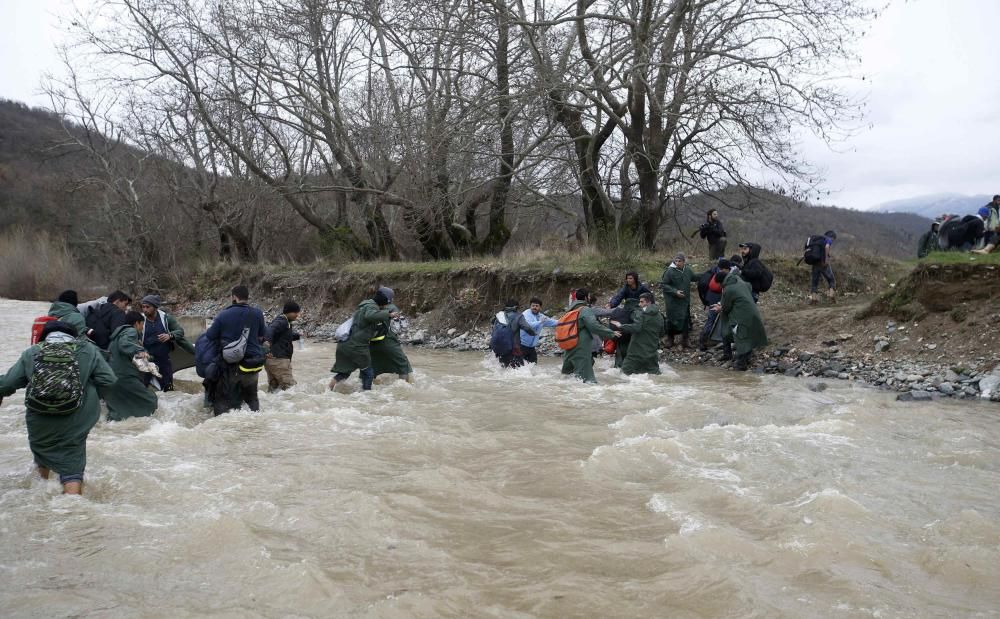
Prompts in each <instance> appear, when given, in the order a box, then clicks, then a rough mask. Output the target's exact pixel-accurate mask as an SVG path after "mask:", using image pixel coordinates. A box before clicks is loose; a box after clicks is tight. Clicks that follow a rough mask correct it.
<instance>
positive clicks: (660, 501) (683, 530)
mask: <svg viewBox="0 0 1000 619" xmlns="http://www.w3.org/2000/svg"><path fill="white" fill-rule="evenodd" d="M646 508H647V509H649V511H651V512H653V513H655V514H665V515H666V516H667V517H669V518H670V520H672V521H673V522H674V523H675V524H676V525H677V526H678V527H679V529H678V531H677V533H678V534H679V535H690V534H691V533H694V532H695V531H700V530H701V529H704V528H706V526H709V525H706V524H705V523H704V522H703V521H702V520H701V519H699V518H698V517H697V516H695V515H694V514H691V513H688V512H685V511H683V510H681V509H679V508H677V506H676V505H674V503H673V502H672V501H671V500H670V499H669V498H667V496H666V495H664V494H654V495H653V496H652V497H650V499H649V501H648V502H647V503H646Z"/></svg>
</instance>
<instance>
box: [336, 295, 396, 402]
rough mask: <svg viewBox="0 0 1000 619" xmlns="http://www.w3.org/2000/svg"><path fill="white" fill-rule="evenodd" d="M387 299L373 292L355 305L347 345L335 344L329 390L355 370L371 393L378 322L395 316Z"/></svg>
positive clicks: (343, 343)
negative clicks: (372, 346)
mask: <svg viewBox="0 0 1000 619" xmlns="http://www.w3.org/2000/svg"><path fill="white" fill-rule="evenodd" d="M388 305H389V299H388V297H386V296H385V293H383V292H376V293H375V294H374V295H372V298H370V299H365V300H364V301H362V302H361V303H359V304H358V307H357V309H356V310H354V316H353V317H352V319H351V320H352V326H351V335H350V337H349V338H348V340H347V341H346V342H341V343H340V344H337V352H336V356H335V358H334V363H333V368H332V369H331V370H330V371H331V372H333V373H334V376H333V378H332V379H330V390H331V391H332V390H334V389H336V388H337V384H338V383H341V382H343V381H345V380H347V379H348V378H349V377H350V376H351V374H352V373H353V372H354V370H360V373H361V388H362V389H363V390H364V391H370V390H371V388H372V381H373V380H374V379H375V371H374V369H373V368H372V355H371V341H372V338H374V337H377V335H378V326H379V323H387V322H389V321H390V320H392V319H393V318H395V317H396V316H398V315H399V314H398V313H395V312H391V311H389V310H388V309H387V307H388Z"/></svg>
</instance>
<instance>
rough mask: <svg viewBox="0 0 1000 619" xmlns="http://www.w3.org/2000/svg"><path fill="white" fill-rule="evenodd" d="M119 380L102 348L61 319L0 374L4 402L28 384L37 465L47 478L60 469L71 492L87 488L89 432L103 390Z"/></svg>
mask: <svg viewBox="0 0 1000 619" xmlns="http://www.w3.org/2000/svg"><path fill="white" fill-rule="evenodd" d="M115 380H117V377H116V376H115V373H114V372H113V371H112V370H111V368H110V367H109V366H108V363H107V362H106V361H105V360H104V356H103V355H102V354H101V352H100V350H98V348H97V347H96V346H94V344H93V343H91V342H89V341H87V340H81V339H78V338H77V330H76V328H75V327H73V325H71V324H69V323H66V322H63V321H59V320H53V321H51V322H49V323H47V324H46V325H45V327H44V329H43V330H42V336H41V341H40V343H38V344H35V345H33V346H31V347H29V348H28V349H27V350H25V351H24V352H23V353H21V357H20V359H18V361H17V363H15V364H14V366H13V367H11V368H10V369H9V370H7V373H6V374H4V375H3V376H0V401H2V400H3V398H4V397H6V396H9V395H11V394H13V393H14V392H16V391H17V390H18V389H24V388H25V387H27V391H26V392H25V397H24V403H25V408H26V412H25V422H26V425H27V428H28V445H29V447H30V448H31V453H32V455H33V456H34V459H35V466H37V467H38V473H39V474H40V475H41V476H42V477H43V478H44V479H48V478H49V474H50V472H52V471H55V472H56V473H58V474H59V481H60V482H61V483H62V485H63V492H64V493H66V494H80V493H81V492H83V473H84V469H85V468H86V466H87V436H88V435H89V434H90V430H91V428H93V427H94V425H95V424H96V423H97V421H98V419H99V418H100V416H101V402H100V395H99V393H98V392H99V391H100V392H101V393H103V392H104V391H105V390H106V389H107V388H108V387H110V386H111V385H113V384H114V383H115Z"/></svg>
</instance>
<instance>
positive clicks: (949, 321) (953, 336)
mask: <svg viewBox="0 0 1000 619" xmlns="http://www.w3.org/2000/svg"><path fill="white" fill-rule="evenodd" d="M768 265H769V266H770V268H771V269H772V271H773V272H774V275H775V284H774V287H773V288H772V290H771V291H769V292H768V293H766V294H764V295H763V296H762V297H761V303H760V309H761V313H762V315H763V317H764V320H765V323H766V325H767V328H768V337H769V339H770V341H771V345H770V346H769V347H768V348H767V349H765V350H762V351H759V352H758V353H757V354H756V356H755V362H754V366H755V370H756V371H758V372H769V373H784V374H786V375H789V376H822V377H827V378H841V379H848V380H861V381H864V382H867V383H870V384H874V385H880V386H885V387H887V388H891V389H895V390H897V391H901V392H910V393H913V394H916V395H917V397H918V398H921V397H924V396H925V395H926V394H932V395H953V396H957V397H975V396H978V395H979V393H980V391H979V382H980V380H981V379H983V378H984V377H986V376H990V375H992V374H993V370H994V367H995V366H996V365H997V360H998V359H1000V329H998V327H997V325H1000V304H998V303H997V301H998V300H1000V268H998V267H997V266H995V265H982V264H981V265H970V264H962V265H919V266H918V267H916V268H915V269H913V270H912V271H909V272H907V270H906V268H905V267H904V266H902V265H901V264H900V263H898V262H894V261H891V260H885V259H880V258H874V257H863V256H852V257H845V258H844V259H842V260H841V261H840V262H839V263H838V264H837V265H835V271H836V274H837V279H838V302H837V303H836V304H830V303H829V302H827V301H825V300H824V301H823V302H822V303H821V304H819V305H809V304H808V303H807V295H808V287H809V269H808V267H806V266H804V265H796V264H795V260H794V259H789V258H780V257H779V258H772V259H769V260H768ZM693 266H694V267H695V271H696V272H700V270H701V269H700V268H699V267H700V265H697V264H695V265H693ZM624 270H625V269H622V270H621V271H618V270H611V269H592V270H580V269H565V270H564V269H561V268H559V267H555V268H550V267H546V268H530V267H529V268H525V267H517V268H516V269H508V268H505V267H504V266H502V265H498V264H492V265H476V264H469V265H463V266H460V267H458V268H455V266H454V265H452V266H449V267H448V268H437V267H435V265H434V263H429V264H415V265H392V264H387V265H375V266H373V267H372V268H359V265H350V266H349V267H347V268H344V269H331V268H308V267H285V268H276V267H257V266H250V267H237V266H220V267H217V268H216V269H214V270H212V271H211V272H206V273H204V274H203V275H202V276H201V277H199V278H197V279H195V280H193V281H192V282H191V284H190V286H189V287H188V288H187V289H185V290H181V291H178V294H177V295H175V298H178V300H179V301H180V302H181V306H182V308H183V311H185V312H186V313H189V314H197V315H201V316H210V315H213V314H215V313H216V312H217V311H218V310H219V309H221V308H222V307H223V306H225V305H226V304H227V303H228V294H227V292H228V290H229V289H230V288H231V286H232V285H233V284H234V283H235V282H246V283H248V285H249V286H250V288H251V296H252V299H253V302H254V303H255V304H258V305H260V306H261V307H263V308H264V310H265V312H266V313H267V314H268V316H269V317H271V316H273V315H275V314H276V313H278V312H280V308H281V304H282V303H283V301H284V300H285V299H289V298H293V299H295V300H296V301H298V302H299V303H300V304H301V305H302V307H303V309H304V310H305V312H304V316H303V321H302V322H301V323H300V326H299V328H300V329H301V330H303V331H304V332H305V333H306V334H307V335H309V336H311V337H317V338H325V337H331V336H332V334H333V331H334V330H335V328H336V325H337V324H338V323H340V322H342V321H343V320H345V319H346V318H347V317H348V316H350V314H351V313H352V311H353V309H354V307H355V306H356V305H357V303H358V302H359V301H360V300H361V299H363V298H365V297H366V296H367V294H368V290H369V288H370V286H372V285H373V284H374V283H376V282H378V283H381V284H383V285H387V286H390V287H392V288H393V289H394V290H395V292H396V303H397V304H398V305H399V306H400V308H401V309H402V310H403V312H404V313H405V314H406V315H407V316H408V317H409V318H410V329H409V332H408V333H407V334H404V336H403V337H404V339H405V340H408V341H410V342H411V343H413V344H415V345H427V346H433V347H452V348H460V349H467V350H479V349H485V348H486V347H487V343H488V339H489V338H488V331H489V319H490V318H491V317H492V316H493V314H494V313H495V312H496V311H497V310H498V309H499V308H500V307H502V306H503V304H504V302H505V301H506V300H507V299H509V298H514V299H518V300H519V301H520V302H521V303H522V305H526V304H527V301H528V299H529V298H531V297H533V296H538V297H541V298H542V299H543V301H544V306H545V311H546V312H547V313H548V314H549V315H553V316H558V315H559V313H560V312H561V311H562V308H563V305H564V304H565V301H566V298H567V293H568V292H569V291H570V290H571V289H573V288H577V287H587V288H589V289H592V290H595V291H596V292H597V293H598V294H599V295H600V296H601V299H602V302H603V301H606V300H607V299H608V298H609V297H610V295H611V294H613V293H614V291H615V290H616V289H617V288H618V286H619V285H620V281H621V278H622V272H623V271H624ZM653 270H654V268H653V266H651V265H650V264H647V265H646V268H645V275H646V277H644V279H645V280H646V281H647V282H648V283H649V284H650V285H651V287H652V288H653V290H654V292H656V293H657V297H659V286H658V280H659V273H653ZM650 275H652V276H653V277H650ZM883 291H884V292H883ZM692 315H693V318H694V322H695V327H696V329H698V328H699V327H700V325H701V324H703V321H704V312H703V309H702V308H701V306H700V303H697V301H696V302H695V303H694V304H693V306H692ZM547 339H548V338H547ZM692 339H693V340H696V339H697V338H692ZM545 341H546V340H543V345H542V346H541V352H543V353H544V352H549V353H553V354H556V353H557V352H558V351H557V349H556V348H555V347H554V346H552V345H551V343H549V344H545V343H544V342H545ZM718 357H719V353H718V351H708V352H698V351H685V350H680V349H673V350H664V352H663V358H664V360H666V361H668V362H673V363H697V364H712V365H722V366H724V365H725V363H723V362H721V361H719V359H718ZM997 371H1000V370H997ZM942 385H944V386H943V387H942Z"/></svg>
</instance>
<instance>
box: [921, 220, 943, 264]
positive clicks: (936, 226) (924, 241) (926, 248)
mask: <svg viewBox="0 0 1000 619" xmlns="http://www.w3.org/2000/svg"><path fill="white" fill-rule="evenodd" d="M940 229H941V223H940V222H937V221H934V222H931V229H930V230H928V231H927V232H924V233H923V235H922V236H921V237H920V241H919V242H918V243H917V258H926V257H927V256H928V255H929V254H930V253H931V252H932V251H937V248H938V230H940Z"/></svg>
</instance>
